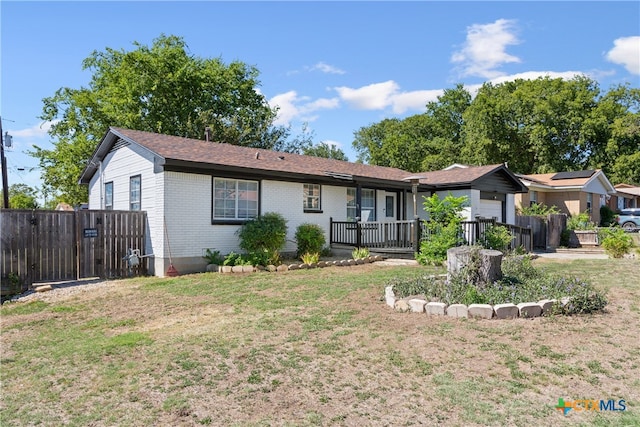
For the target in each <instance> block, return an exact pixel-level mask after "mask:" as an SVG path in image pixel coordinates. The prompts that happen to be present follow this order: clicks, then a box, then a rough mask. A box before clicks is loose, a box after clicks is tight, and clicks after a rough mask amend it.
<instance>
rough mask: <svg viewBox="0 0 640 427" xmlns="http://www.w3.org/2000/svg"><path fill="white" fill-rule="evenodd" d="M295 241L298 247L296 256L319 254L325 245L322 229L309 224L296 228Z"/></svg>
mask: <svg viewBox="0 0 640 427" xmlns="http://www.w3.org/2000/svg"><path fill="white" fill-rule="evenodd" d="M295 239H296V243H297V245H298V256H302V254H306V253H316V252H317V253H321V252H322V251H323V248H324V245H325V243H326V239H325V237H324V230H323V229H322V227H320V226H319V225H317V224H310V223H304V224H300V225H299V226H298V228H296V234H295Z"/></svg>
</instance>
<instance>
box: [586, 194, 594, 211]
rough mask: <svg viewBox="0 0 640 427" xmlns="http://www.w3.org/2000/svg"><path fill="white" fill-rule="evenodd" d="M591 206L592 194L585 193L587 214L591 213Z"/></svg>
mask: <svg viewBox="0 0 640 427" xmlns="http://www.w3.org/2000/svg"><path fill="white" fill-rule="evenodd" d="M592 206H593V194H592V193H587V212H589V213H591V207H592Z"/></svg>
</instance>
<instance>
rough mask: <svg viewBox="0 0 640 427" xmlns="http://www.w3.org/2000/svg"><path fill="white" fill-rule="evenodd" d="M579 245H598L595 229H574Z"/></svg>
mask: <svg viewBox="0 0 640 427" xmlns="http://www.w3.org/2000/svg"><path fill="white" fill-rule="evenodd" d="M574 233H575V234H576V238H577V239H578V243H579V244H580V246H598V231H597V230H574Z"/></svg>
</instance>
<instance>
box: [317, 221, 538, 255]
mask: <svg viewBox="0 0 640 427" xmlns="http://www.w3.org/2000/svg"><path fill="white" fill-rule="evenodd" d="M460 225H461V230H460V232H461V234H462V237H463V238H464V241H465V242H466V244H468V245H475V244H479V243H480V239H481V238H482V236H483V235H484V233H485V232H486V230H487V229H488V228H490V227H493V226H503V227H506V228H507V230H509V233H511V236H512V239H511V242H510V244H509V249H516V248H518V247H523V248H524V249H525V250H527V251H532V250H533V233H532V230H531V227H520V226H517V225H513V224H505V223H501V222H497V221H495V220H494V219H478V220H476V221H463V222H462V223H461V224H460ZM426 236H428V231H427V228H426V226H425V222H424V221H422V220H418V219H415V220H400V221H392V222H381V221H372V222H360V221H358V222H354V221H334V220H333V218H331V219H330V224H329V242H330V244H341V245H348V246H353V247H359V248H362V247H365V248H369V249H393V250H395V251H404V252H407V253H413V252H418V251H419V250H420V240H421V239H422V238H424V237H426Z"/></svg>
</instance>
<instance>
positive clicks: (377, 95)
mask: <svg viewBox="0 0 640 427" xmlns="http://www.w3.org/2000/svg"><path fill="white" fill-rule="evenodd" d="M334 89H335V90H336V91H337V92H338V95H339V96H340V98H342V99H343V100H344V101H346V102H347V103H348V104H349V105H351V106H352V107H354V108H356V109H358V110H383V109H385V108H386V107H388V106H389V105H391V104H392V102H391V100H392V97H393V95H395V94H396V93H397V92H398V90H399V89H400V86H398V84H397V83H396V82H394V81H393V80H388V81H386V82H382V83H373V84H370V85H367V86H362V87H360V88H358V89H353V88H350V87H346V86H340V87H336V88H334Z"/></svg>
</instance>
